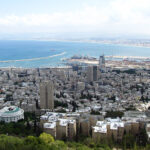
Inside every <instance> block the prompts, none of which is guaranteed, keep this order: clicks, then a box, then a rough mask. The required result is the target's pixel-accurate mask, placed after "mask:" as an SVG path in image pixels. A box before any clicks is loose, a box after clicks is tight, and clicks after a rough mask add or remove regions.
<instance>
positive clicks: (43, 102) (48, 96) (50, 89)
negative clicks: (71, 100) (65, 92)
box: [40, 81, 54, 110]
mask: <svg viewBox="0 0 150 150" xmlns="http://www.w3.org/2000/svg"><path fill="white" fill-rule="evenodd" d="M40 107H41V109H50V110H53V109H54V86H53V82H52V81H47V82H43V83H41V84H40Z"/></svg>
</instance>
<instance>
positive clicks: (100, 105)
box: [0, 56, 150, 140]
mask: <svg viewBox="0 0 150 150" xmlns="http://www.w3.org/2000/svg"><path fill="white" fill-rule="evenodd" d="M105 63H106V62H105V58H104V56H101V57H100V58H99V64H98V65H88V66H80V65H77V64H75V65H73V66H72V67H70V68H37V69H36V68H34V69H25V68H24V69H23V68H2V69H0V108H1V109H2V108H3V109H2V110H3V111H4V112H5V111H6V110H4V108H5V109H8V110H9V108H11V109H10V112H12V113H0V117H1V116H3V114H5V115H6V114H7V115H11V114H15V115H16V118H17V119H16V120H14V121H17V120H19V119H20V118H23V115H20V116H19V114H20V113H19V112H24V111H25V112H36V111H38V112H40V113H41V114H42V115H41V121H40V124H41V127H43V129H44V131H45V132H48V133H50V134H52V135H53V136H54V137H55V138H56V139H63V138H68V139H74V138H76V136H77V135H79V133H81V134H83V135H85V136H89V135H91V136H92V138H93V139H95V140H96V139H100V138H101V137H107V138H109V137H112V136H113V137H114V138H115V139H116V140H120V139H122V137H123V135H124V133H125V132H130V131H131V132H134V131H135V132H134V133H133V134H137V132H138V131H139V129H140V128H142V127H144V128H146V127H147V128H146V131H147V133H148V135H150V134H149V133H150V127H149V125H148V123H149V115H148V114H149V111H148V109H149V107H150V103H149V101H150V72H149V70H146V69H126V68H121V69H114V68H111V67H105ZM13 105H14V106H16V107H17V109H15V108H13V107H12V106H13ZM14 110H18V111H14ZM22 110H24V111H22ZM3 111H2V112H3ZM110 111H119V112H123V113H124V114H125V115H124V116H123V117H122V118H116V119H111V118H105V115H106V113H107V112H110ZM130 111H132V113H129V112H130ZM6 112H7V111H6ZM140 112H142V113H143V112H144V114H140ZM145 112H146V113H145ZM128 113H129V114H128ZM134 113H135V114H136V113H137V114H136V115H134ZM95 114H97V115H95ZM127 114H128V115H127ZM5 115H4V116H5ZM7 115H6V116H7ZM132 115H133V116H132ZM140 115H141V116H140ZM139 116H140V117H139ZM104 118H105V119H104ZM13 119H14V118H13ZM13 119H10V120H9V121H6V122H10V121H12V120H13ZM1 120H2V119H1ZM149 137H150V136H149Z"/></svg>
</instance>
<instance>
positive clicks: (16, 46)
mask: <svg viewBox="0 0 150 150" xmlns="http://www.w3.org/2000/svg"><path fill="white" fill-rule="evenodd" d="M102 54H104V55H121V56H145V57H150V48H145V47H134V46H124V45H115V44H100V43H86V42H56V41H55V42H53V41H14V40H13V41H12V40H10V41H3V40H1V41H0V67H25V68H33V67H36V68H38V67H54V66H61V65H62V58H68V57H71V56H73V55H83V56H85V55H87V56H93V57H97V58H98V57H99V56H100V55H102ZM49 56H50V57H49ZM15 60H17V61H15ZM20 60H21V61H20Z"/></svg>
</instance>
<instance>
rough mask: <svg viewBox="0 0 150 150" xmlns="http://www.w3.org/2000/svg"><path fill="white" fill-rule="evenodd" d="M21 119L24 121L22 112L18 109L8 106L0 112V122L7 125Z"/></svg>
mask: <svg viewBox="0 0 150 150" xmlns="http://www.w3.org/2000/svg"><path fill="white" fill-rule="evenodd" d="M21 119H24V110H23V109H21V108H19V107H16V106H9V107H4V108H3V109H1V110H0V121H4V122H7V123H9V122H17V121H18V120H21Z"/></svg>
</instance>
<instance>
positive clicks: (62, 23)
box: [0, 0, 150, 35]
mask: <svg viewBox="0 0 150 150" xmlns="http://www.w3.org/2000/svg"><path fill="white" fill-rule="evenodd" d="M149 26H150V1H149V0H109V1H108V2H107V4H106V5H105V7H102V6H101V5H97V6H89V5H88V4H87V5H86V6H84V7H83V9H80V10H78V11H77V10H76V11H75V10H73V11H70V12H61V11H60V12H53V13H50V14H48V13H47V14H26V15H23V16H20V15H16V14H10V15H7V16H2V17H0V31H5V30H6V31H13V32H21V31H22V32H23V31H27V32H32V31H34V32H46V31H47V32H65V31H79V32H81V31H84V32H92V31H93V32H99V33H101V32H103V33H105V32H106V33H107V34H108V33H116V34H123V33H128V34H149V35H150V30H149Z"/></svg>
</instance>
